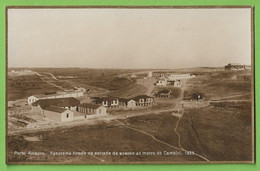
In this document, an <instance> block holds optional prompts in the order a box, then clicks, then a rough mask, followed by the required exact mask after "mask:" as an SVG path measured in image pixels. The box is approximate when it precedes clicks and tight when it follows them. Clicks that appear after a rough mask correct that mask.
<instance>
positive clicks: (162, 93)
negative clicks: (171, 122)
mask: <svg viewBox="0 0 260 171" xmlns="http://www.w3.org/2000/svg"><path fill="white" fill-rule="evenodd" d="M170 95H171V90H168V89H163V90H160V91H159V92H158V93H157V97H160V98H169V97H170Z"/></svg>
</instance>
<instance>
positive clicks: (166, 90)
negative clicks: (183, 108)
mask: <svg viewBox="0 0 260 171" xmlns="http://www.w3.org/2000/svg"><path fill="white" fill-rule="evenodd" d="M170 92H171V90H168V89H163V90H160V91H159V92H158V93H170Z"/></svg>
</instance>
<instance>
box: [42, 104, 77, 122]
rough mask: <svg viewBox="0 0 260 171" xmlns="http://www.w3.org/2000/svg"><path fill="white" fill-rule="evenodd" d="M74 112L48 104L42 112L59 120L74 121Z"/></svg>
mask: <svg viewBox="0 0 260 171" xmlns="http://www.w3.org/2000/svg"><path fill="white" fill-rule="evenodd" d="M73 114H74V113H73V111H71V110H68V109H65V108H61V107H57V106H48V107H46V108H44V109H43V112H42V115H43V116H44V117H46V118H48V119H51V120H54V121H58V122H71V121H73Z"/></svg>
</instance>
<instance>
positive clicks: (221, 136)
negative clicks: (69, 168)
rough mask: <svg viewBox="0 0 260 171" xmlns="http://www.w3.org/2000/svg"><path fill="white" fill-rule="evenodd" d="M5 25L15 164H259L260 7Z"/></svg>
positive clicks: (12, 17)
mask: <svg viewBox="0 0 260 171" xmlns="http://www.w3.org/2000/svg"><path fill="white" fill-rule="evenodd" d="M6 14H7V15H6V38H7V40H6V61H7V62H6V66H7V68H6V162H7V164H176V163H181V164H186V163H254V161H255V157H254V156H255V147H254V141H255V140H254V135H255V132H254V128H255V126H254V105H255V103H254V41H253V40H254V38H253V37H254V24H253V7H251V6H208V7H207V6H205V7H202V6H187V7H138V6H137V7H123V6H122V7H117V6H114V7H111V6H110V7H109V6H104V7H101V6H79V7H75V6H74V7H73V6H71V7H69V6H66V7H62V6H58V7H51V6H50V7H43V6H39V7H32V6H31V7H30V6H28V7H19V6H9V7H7V8H6Z"/></svg>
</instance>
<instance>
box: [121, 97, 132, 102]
mask: <svg viewBox="0 0 260 171" xmlns="http://www.w3.org/2000/svg"><path fill="white" fill-rule="evenodd" d="M130 100H133V98H130V99H124V98H119V101H120V102H129V101H130Z"/></svg>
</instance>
